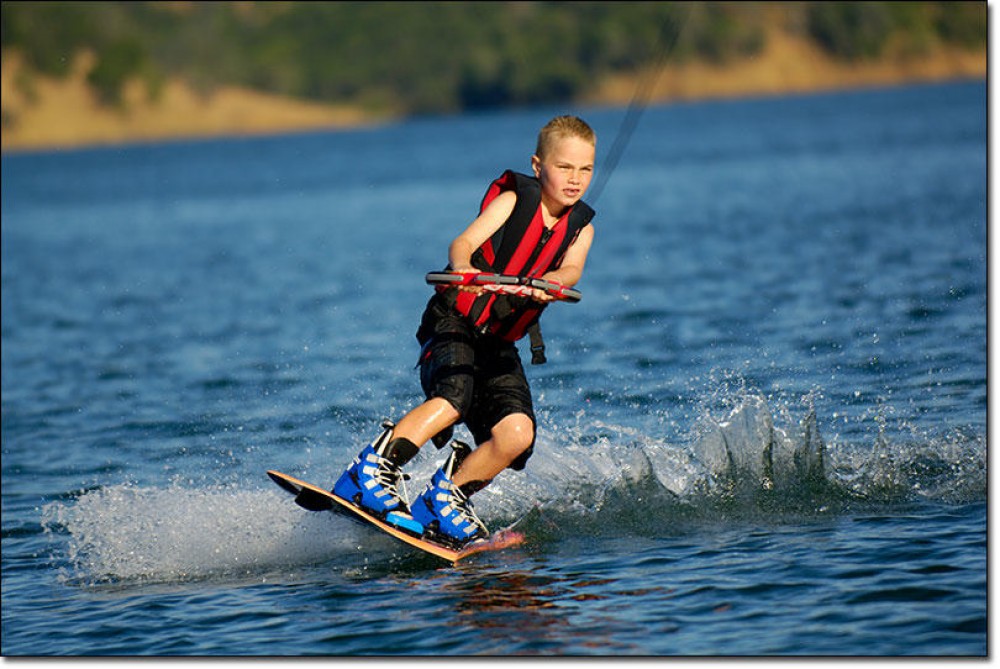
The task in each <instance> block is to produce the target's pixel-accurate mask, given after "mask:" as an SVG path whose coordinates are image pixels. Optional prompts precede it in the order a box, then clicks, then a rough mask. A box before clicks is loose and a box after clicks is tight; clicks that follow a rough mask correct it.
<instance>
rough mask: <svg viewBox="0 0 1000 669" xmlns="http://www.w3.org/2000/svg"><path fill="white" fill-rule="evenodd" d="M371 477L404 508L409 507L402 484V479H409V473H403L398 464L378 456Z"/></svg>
mask: <svg viewBox="0 0 1000 669" xmlns="http://www.w3.org/2000/svg"><path fill="white" fill-rule="evenodd" d="M372 478H374V479H375V481H376V482H378V484H379V485H380V486H382V489H383V490H385V491H386V492H387V493H389V495H390V496H391V497H392V499H394V500H396V501H397V502H400V503H401V504H403V505H405V506H406V508H409V507H410V503H409V500H408V499H407V495H406V487H405V486H404V485H403V481H407V480H409V478H410V475H409V474H403V473H402V471H401V470H400V468H399V466H398V465H396V464H395V463H394V462H392V461H391V460H389V459H388V458H384V457H382V456H378V468H377V469H376V471H375V474H374V476H373V477H372Z"/></svg>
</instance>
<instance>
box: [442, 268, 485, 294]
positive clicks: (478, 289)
mask: <svg viewBox="0 0 1000 669" xmlns="http://www.w3.org/2000/svg"><path fill="white" fill-rule="evenodd" d="M449 271H450V272H453V273H455V274H462V275H466V274H480V273H481V272H480V270H478V269H476V268H475V267H473V266H472V265H466V266H461V267H453V268H451V269H450V270H449ZM458 289H459V290H462V291H465V292H466V293H472V294H473V295H482V294H483V287H482V286H477V285H475V284H471V283H470V284H468V285H464V286H458Z"/></svg>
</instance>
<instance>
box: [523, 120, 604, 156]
mask: <svg viewBox="0 0 1000 669" xmlns="http://www.w3.org/2000/svg"><path fill="white" fill-rule="evenodd" d="M566 137H579V138H580V139H582V140H583V141H585V142H588V143H589V144H591V145H592V146H594V147H595V148H596V147H597V135H596V134H594V131H593V129H592V128H591V127H590V126H589V125H587V123H586V121H584V120H583V119H581V118H578V117H576V116H556V117H555V118H554V119H552V120H551V121H549V122H548V123H546V124H545V127H543V128H542V129H541V130H540V131H539V133H538V145H537V146H536V147H535V155H536V156H538V157H539V159H541V160H544V159H545V156H546V154H548V152H549V151H551V150H552V146H553V145H554V144H555V143H556V141H558V140H560V139H564V138H566Z"/></svg>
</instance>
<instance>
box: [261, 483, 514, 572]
mask: <svg viewBox="0 0 1000 669" xmlns="http://www.w3.org/2000/svg"><path fill="white" fill-rule="evenodd" d="M267 475H268V476H270V477H271V480H272V481H274V482H275V483H277V484H278V485H279V486H280V487H281V488H282V489H283V490H285V491H286V492H288V493H291V494H292V495H295V503H296V504H298V505H299V506H301V507H302V508H304V509H307V510H309V511H333V512H334V513H337V514H339V515H342V516H345V517H347V518H350V519H351V520H354V521H356V522H360V523H361V524H363V525H366V526H368V527H371V528H375V529H377V530H380V531H382V532H384V533H386V534H388V535H390V536H392V537H395V538H396V539H398V540H399V541H402V542H403V543H405V544H407V545H409V546H412V547H413V548H416V549H418V550H421V551H424V552H425V553H428V554H430V555H433V556H435V557H438V558H441V559H442V560H447V561H448V562H451V563H452V564H455V563H457V562H458V561H459V560H463V559H465V558H467V557H469V556H470V555H475V554H476V553H483V552H485V551H498V550H503V549H504V548H510V547H512V546H517V545H519V544H522V543H524V535H523V534H521V533H520V532H515V531H513V530H510V529H506V530H499V531H497V532H494V533H493V534H492V535H491V536H490V537H489V538H487V539H480V540H478V541H474V542H472V543H470V544H467V545H465V546H463V547H462V548H453V547H451V546H447V545H444V544H442V543H440V542H436V541H433V540H431V539H429V538H427V537H424V536H417V535H414V534H411V533H409V532H406V531H404V530H401V529H399V528H397V527H393V526H392V525H389V524H388V523H385V522H383V521H382V520H380V519H378V518H376V517H375V516H373V515H371V514H370V513H367V512H366V511H365V510H364V509H361V508H360V507H357V506H355V505H354V504H352V503H351V502H349V501H347V500H345V499H341V498H340V497H337V496H336V495H334V494H333V493H332V492H330V491H329V490H324V489H323V488H319V487H317V486H314V485H312V484H311V483H306V482H305V481H301V480H299V479H297V478H295V477H294V476H289V475H288V474H282V473H281V472H278V471H274V470H270V471H268V472H267Z"/></svg>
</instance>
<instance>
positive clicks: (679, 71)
mask: <svg viewBox="0 0 1000 669" xmlns="http://www.w3.org/2000/svg"><path fill="white" fill-rule="evenodd" d="M92 63H93V58H92V56H90V55H89V54H80V55H79V57H78V58H77V60H76V62H75V63H74V64H73V71H72V75H71V76H70V77H68V78H66V79H65V80H58V81H57V80H54V79H48V78H41V77H34V78H33V80H32V81H33V83H32V85H31V88H30V91H25V90H24V87H20V86H17V85H15V82H17V80H18V76H19V72H20V69H21V68H20V63H19V60H18V58H17V55H16V54H11V53H5V54H4V57H3V64H2V81H0V85H2V90H0V95H2V101H3V116H4V127H3V134H2V149H3V150H4V151H8V150H18V149H42V148H64V147H77V146H83V145H98V144H116V143H122V142H137V141H157V140H164V139H171V138H191V137H207V136H222V135H244V134H264V133H282V132H292V131H302V130H310V129H319V128H345V127H355V126H359V125H364V124H370V123H376V122H379V121H381V120H385V119H377V118H373V117H371V116H370V115H367V114H365V113H364V112H363V111H362V110H361V109H359V108H355V107H350V106H347V105H342V106H337V105H323V104H317V103H311V102H304V101H301V100H294V99H289V98H282V97H278V96H274V95H267V94H263V93H258V92H255V91H251V90H247V89H241V88H236V87H227V88H222V89H220V90H217V91H215V92H214V93H212V94H211V95H207V96H205V95H199V94H197V93H196V92H195V91H194V90H193V89H192V88H191V87H190V86H188V85H186V84H185V83H184V82H182V81H179V80H171V81H168V82H167V83H166V84H165V85H164V87H163V89H162V91H161V92H160V95H159V96H158V99H157V100H156V101H155V102H153V101H150V99H149V96H148V95H147V92H146V90H145V89H144V88H143V87H142V86H141V85H140V84H138V83H135V84H133V85H131V86H129V87H128V89H127V90H126V91H125V95H124V99H125V102H126V104H125V105H124V109H113V108H110V107H108V106H105V105H101V104H99V102H98V100H97V99H96V97H95V96H94V94H93V92H92V91H91V90H90V89H89V88H88V87H87V85H86V83H85V78H86V74H87V72H88V71H89V69H90V67H92ZM986 65H987V56H986V51H985V50H983V51H981V52H977V53H969V52H964V51H959V50H954V49H951V50H948V49H943V48H938V49H937V50H935V51H933V52H931V53H929V54H927V55H925V56H923V57H920V58H915V57H910V58H890V59H885V60H884V61H881V62H877V63H871V64H865V65H858V66H847V65H844V64H841V63H837V62H834V61H832V60H831V59H830V58H828V57H826V56H825V55H824V54H823V53H822V52H821V51H819V50H818V49H817V48H816V47H815V46H814V45H812V44H810V43H809V42H807V41H805V40H802V39H797V38H795V37H793V36H791V35H789V34H787V33H783V32H780V31H775V32H772V33H771V34H769V36H768V40H767V48H766V50H765V51H764V52H763V53H762V54H760V55H759V56H757V57H754V58H751V59H747V60H745V61H742V62H737V63H732V64H729V65H727V66H725V67H722V66H713V65H709V64H704V63H691V64H686V65H683V66H668V67H666V68H664V70H662V71H661V72H660V73H659V74H658V75H657V78H656V85H655V87H654V89H653V90H652V94H651V98H650V99H651V101H656V102H667V101H672V100H697V99H713V98H727V97H740V96H747V95H779V94H784V93H804V92H815V91H821V90H832V89H842V88H852V87H863V86H881V85H889V84H897V83H906V82H918V81H941V80H948V79H957V78H983V79H985V77H986ZM636 81H637V78H636V77H635V76H621V77H614V78H609V79H608V80H606V81H602V82H599V83H598V84H597V85H596V86H595V88H594V92H593V93H592V94H591V95H589V96H588V97H587V99H586V100H584V102H586V103H604V104H625V103H628V102H629V101H630V100H631V98H632V96H633V94H634V92H635V90H636Z"/></svg>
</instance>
